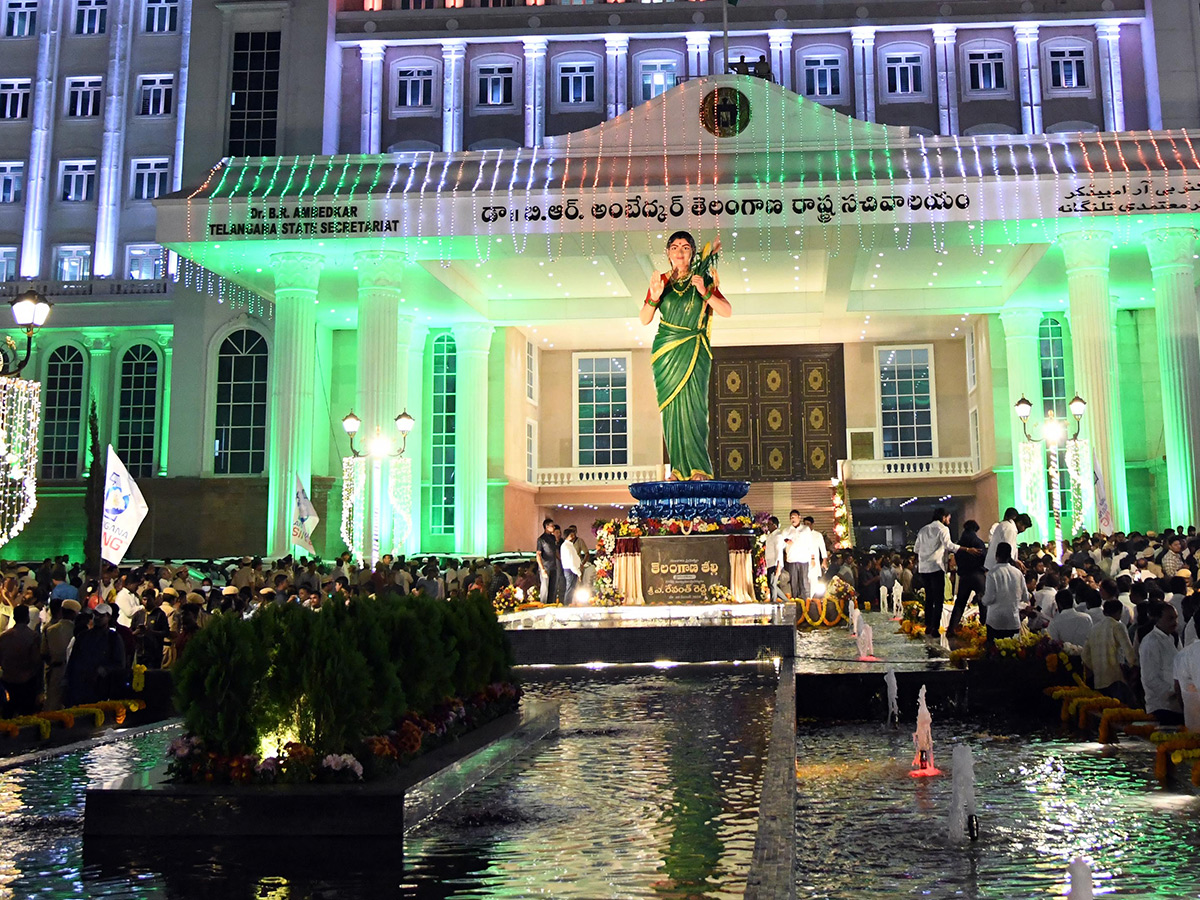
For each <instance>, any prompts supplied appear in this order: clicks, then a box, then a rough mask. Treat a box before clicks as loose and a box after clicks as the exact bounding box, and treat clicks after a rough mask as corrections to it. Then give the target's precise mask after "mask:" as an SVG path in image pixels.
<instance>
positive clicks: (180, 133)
mask: <svg viewBox="0 0 1200 900" xmlns="http://www.w3.org/2000/svg"><path fill="white" fill-rule="evenodd" d="M179 33H180V34H181V35H190V34H191V33H192V0H179ZM191 56H192V48H191V41H190V40H189V39H188V38H187V37H185V38H183V39H182V40H181V41H180V49H179V74H178V76H177V77H176V78H175V155H174V157H173V158H172V160H171V190H173V191H177V190H179V189H180V187H182V186H183V137H184V133H185V131H186V130H187V128H186V126H187V101H188V76H189V73H190V72H191ZM328 152H329V153H330V154H332V153H333V152H334V151H332V150H331V151H328ZM173 252H174V251H172V253H173Z"/></svg>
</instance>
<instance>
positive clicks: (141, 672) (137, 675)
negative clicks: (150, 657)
mask: <svg viewBox="0 0 1200 900" xmlns="http://www.w3.org/2000/svg"><path fill="white" fill-rule="evenodd" d="M130 687H132V688H133V690H134V693H136V694H140V693H141V692H142V691H144V690H145V689H146V667H145V666H143V665H141V664H140V663H138V664H136V665H135V666H134V667H133V678H132V680H131V681H130Z"/></svg>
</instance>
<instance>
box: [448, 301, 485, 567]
mask: <svg viewBox="0 0 1200 900" xmlns="http://www.w3.org/2000/svg"><path fill="white" fill-rule="evenodd" d="M493 330H494V329H493V328H492V326H491V325H490V324H488V323H486V322H469V323H463V324H460V325H455V326H454V328H453V332H454V343H455V346H456V347H457V363H458V374H457V377H456V380H455V390H454V429H455V434H454V521H455V522H456V523H457V525H458V527H457V529H456V530H457V546H456V550H457V551H458V552H459V553H462V554H463V555H465V556H485V555H487V525H488V521H487V499H488V497H487V488H488V484H487V460H488V456H487V449H488V442H487V421H488V377H487V376H488V371H487V370H488V350H489V349H490V348H491V344H492V331H493Z"/></svg>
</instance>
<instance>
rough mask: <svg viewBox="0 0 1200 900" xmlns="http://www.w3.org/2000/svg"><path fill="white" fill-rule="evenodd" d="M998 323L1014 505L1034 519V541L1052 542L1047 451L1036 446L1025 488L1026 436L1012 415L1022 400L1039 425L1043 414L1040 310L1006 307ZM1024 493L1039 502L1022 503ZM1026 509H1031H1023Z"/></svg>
mask: <svg viewBox="0 0 1200 900" xmlns="http://www.w3.org/2000/svg"><path fill="white" fill-rule="evenodd" d="M1000 321H1001V323H1002V324H1003V325H1004V356H1005V360H1006V361H1007V363H1008V405H1007V406H1006V407H1004V409H1002V410H1000V412H999V415H1003V416H1007V417H1008V421H1009V425H1010V427H1011V429H1012V465H1013V494H1014V495H1015V498H1016V499H1015V505H1016V506H1017V508H1018V509H1021V510H1022V511H1023V512H1027V513H1029V517H1030V518H1031V519H1033V523H1034V527H1035V528H1036V530H1037V540H1039V541H1046V540H1051V539H1052V538H1053V537H1054V534H1053V531H1052V530H1051V525H1050V513H1049V508H1048V507H1049V503H1048V501H1047V494H1046V448H1045V446H1044V445H1040V444H1039V445H1038V446H1039V452H1038V460H1039V462H1040V465H1039V466H1038V467H1037V469H1036V470H1035V471H1034V472H1032V473H1029V476H1028V477H1029V479H1030V483H1029V484H1028V485H1027V484H1026V473H1024V472H1022V471H1021V445H1022V444H1024V443H1025V434H1024V432H1023V431H1022V429H1021V422H1020V420H1019V419H1018V418H1017V415H1016V412H1015V407H1016V404H1017V401H1018V400H1020V399H1021V398H1022V397H1024V398H1025V399H1026V400H1028V401H1029V402H1030V403H1032V404H1033V415H1032V416H1031V417H1030V419H1031V421H1034V422H1040V421H1041V420H1042V416H1043V415H1044V414H1045V412H1046V407H1045V405H1044V401H1043V398H1042V363H1041V354H1040V352H1039V346H1038V330H1039V329H1040V328H1041V324H1042V311H1041V310H1039V309H1027V308H1012V309H1008V308H1005V309H1002V310H1001V311H1000ZM1037 437H1040V435H1037ZM1027 493H1028V494H1030V495H1033V496H1035V497H1037V499H1038V502H1037V503H1036V504H1029V503H1027V502H1026V500H1025V496H1026V494H1027ZM1026 506H1029V507H1030V508H1028V509H1026V508H1025V507H1026Z"/></svg>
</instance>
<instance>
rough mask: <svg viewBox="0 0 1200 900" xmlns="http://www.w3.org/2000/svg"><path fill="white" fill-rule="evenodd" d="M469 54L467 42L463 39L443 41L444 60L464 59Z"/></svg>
mask: <svg viewBox="0 0 1200 900" xmlns="http://www.w3.org/2000/svg"><path fill="white" fill-rule="evenodd" d="M466 52H467V42H466V41H465V40H463V39H462V38H455V39H454V40H446V41H442V59H443V60H448V59H462V58H463V56H465V55H466Z"/></svg>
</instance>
